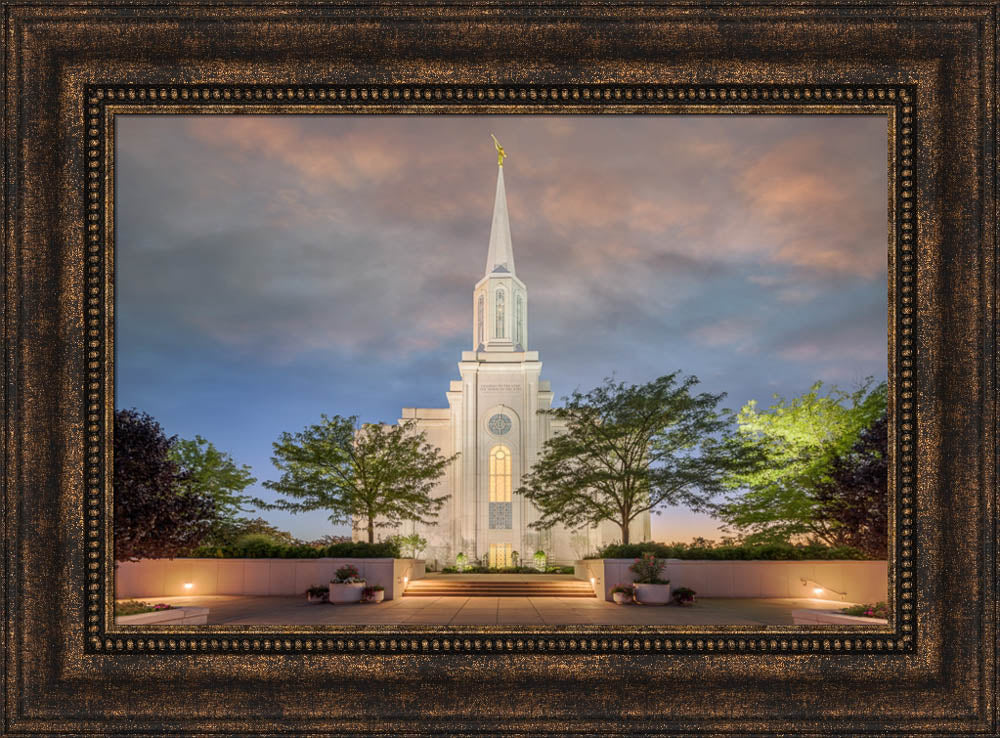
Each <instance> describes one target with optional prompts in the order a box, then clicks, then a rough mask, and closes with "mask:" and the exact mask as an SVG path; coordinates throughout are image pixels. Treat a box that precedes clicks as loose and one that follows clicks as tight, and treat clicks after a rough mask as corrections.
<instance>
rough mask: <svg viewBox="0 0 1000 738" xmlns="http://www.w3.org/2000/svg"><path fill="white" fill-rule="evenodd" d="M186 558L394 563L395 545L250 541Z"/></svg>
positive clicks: (199, 551)
mask: <svg viewBox="0 0 1000 738" xmlns="http://www.w3.org/2000/svg"><path fill="white" fill-rule="evenodd" d="M188 558H203V559H204V558H208V559H320V558H335V559H398V558H400V551H399V544H398V543H394V542H391V541H388V542H383V543H366V542H363V541H358V542H356V543H351V542H347V543H333V544H331V545H329V546H320V547H314V546H307V545H304V544H285V543H274V542H267V541H260V540H254V541H251V542H248V543H243V544H231V545H228V546H198V547H197V548H195V549H194V550H192V551H191V553H190V554H188Z"/></svg>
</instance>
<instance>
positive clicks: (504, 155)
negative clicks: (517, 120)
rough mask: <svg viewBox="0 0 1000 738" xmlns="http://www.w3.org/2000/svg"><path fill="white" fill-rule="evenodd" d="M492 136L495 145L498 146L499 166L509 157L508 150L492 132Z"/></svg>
mask: <svg viewBox="0 0 1000 738" xmlns="http://www.w3.org/2000/svg"><path fill="white" fill-rule="evenodd" d="M490 137H491V138H492V139H493V145H494V146H496V147H497V166H501V167H502V166H503V160H504V159H506V158H507V152H506V151H504V150H503V146H501V145H500V142H499V141H497V137H496V136H494V135H493V134H492V133H491V134H490Z"/></svg>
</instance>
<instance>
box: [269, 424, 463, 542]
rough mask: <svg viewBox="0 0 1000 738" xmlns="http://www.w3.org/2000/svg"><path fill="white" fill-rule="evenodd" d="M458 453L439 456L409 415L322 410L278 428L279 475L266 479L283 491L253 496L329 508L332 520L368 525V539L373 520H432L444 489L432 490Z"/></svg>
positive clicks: (381, 523) (379, 524)
mask: <svg viewBox="0 0 1000 738" xmlns="http://www.w3.org/2000/svg"><path fill="white" fill-rule="evenodd" d="M456 456H457V454H456V455H455V456H451V457H448V458H445V457H444V456H442V455H441V452H440V449H437V448H435V447H433V446H431V445H430V444H428V443H427V442H426V438H425V436H424V434H423V433H417V432H416V431H415V422H414V421H409V422H407V423H404V424H402V425H395V426H386V425H383V424H381V423H365V424H363V425H362V424H359V423H358V418H357V416H352V417H342V416H340V415H334V416H333V417H327V416H326V415H323V416H321V420H320V422H319V423H317V424H316V425H311V426H307V427H306V428H305V429H304V430H303V431H301V432H300V433H295V434H292V433H282V434H281V437H280V438H279V439H278V440H277V441H276V442H275V443H274V456H273V457H272V461H273V462H274V465H275V467H277V468H278V469H279V470H280V471H281V472H282V474H281V479H279V480H278V481H269V482H265V483H264V486H265V487H267V488H269V489H273V490H274V491H276V492H278V493H280V494H282V495H285V496H286V497H284V498H281V499H279V500H278V501H277V502H274V503H268V502H264V501H263V500H255V504H257V505H258V506H260V507H265V508H277V509H282V510H290V511H291V512H307V511H312V510H328V511H329V512H330V516H329V520H330V522H331V523H333V524H335V525H336V524H340V523H347V522H350V523H351V524H352V525H354V526H355V528H366V529H367V531H368V542H369V543H374V542H375V529H376V528H398V527H399V525H400V524H401V523H402V522H403V521H407V520H412V521H414V522H419V523H425V524H434V523H436V522H437V521H436V516H437V512H438V510H440V509H441V506H442V505H443V504H444V500H445V499H446V497H431V492H432V491H433V490H434V488H435V486H436V485H437V481H438V480H439V479H440V478H441V477H442V476H444V473H445V469H446V468H447V466H448V464H450V463H451V462H452V461H453V460H454V459H455V458H456ZM289 498H293V499H289ZM296 500H297V501H296ZM359 522H361V523H363V524H362V525H359V524H358V523H359Z"/></svg>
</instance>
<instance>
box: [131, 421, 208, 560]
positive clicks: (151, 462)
mask: <svg viewBox="0 0 1000 738" xmlns="http://www.w3.org/2000/svg"><path fill="white" fill-rule="evenodd" d="M175 441H176V436H174V437H170V438H168V437H167V436H166V434H165V433H164V432H163V428H162V427H161V426H160V424H159V423H157V422H156V421H155V420H154V419H153V418H152V417H150V416H149V415H148V414H147V413H143V412H139V411H137V410H134V409H133V410H118V411H117V412H115V431H114V472H113V481H112V485H113V490H114V547H115V561H137V560H139V559H158V558H174V557H175V556H183V555H184V554H186V553H187V552H188V551H190V550H191V549H193V548H194V547H195V546H197V545H198V544H199V543H201V542H202V541H203V540H204V538H205V537H206V536H207V535H208V533H209V531H210V530H211V527H212V523H213V522H214V521H215V518H216V508H215V501H214V500H213V499H212V498H211V497H209V496H207V495H201V494H198V493H197V492H192V491H190V490H189V489H188V488H187V486H186V481H187V477H186V473H185V472H184V470H182V469H181V468H180V467H179V466H178V464H177V463H176V462H175V461H174V460H173V459H172V458H171V456H170V450H171V446H172V445H173V444H174V442H175Z"/></svg>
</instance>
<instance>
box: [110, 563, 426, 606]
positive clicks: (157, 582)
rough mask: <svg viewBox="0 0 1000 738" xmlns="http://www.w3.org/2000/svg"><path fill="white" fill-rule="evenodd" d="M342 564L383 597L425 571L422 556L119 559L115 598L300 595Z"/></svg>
mask: <svg viewBox="0 0 1000 738" xmlns="http://www.w3.org/2000/svg"><path fill="white" fill-rule="evenodd" d="M345 564H353V565H354V566H355V567H357V569H358V572H359V574H360V575H361V576H362V577H364V578H365V579H366V580H367V581H368V584H370V585H375V584H381V585H382V586H383V587H385V599H387V600H391V599H393V598H395V597H398V596H400V595H401V594H402V592H403V588H404V586H405V582H406V581H408V580H410V579H419V578H421V577H423V576H424V561H423V559H348V558H338V559H332V558H329V559H142V560H140V561H122V562H119V563H118V568H117V571H116V572H115V597H116V598H117V599H123V598H128V597H171V596H176V595H192V596H197V595H296V594H301V595H303V596H304V595H305V591H306V589H307V588H308V587H311V586H312V585H314V584H316V585H326V584H328V583H329V582H330V580H331V579H333V574H334V572H335V571H336V570H337V569H339V568H340V567H341V566H344V565H345ZM185 584H190V585H191V587H185V586H184V585H185Z"/></svg>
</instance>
